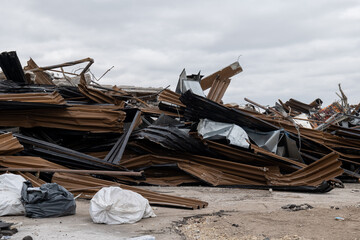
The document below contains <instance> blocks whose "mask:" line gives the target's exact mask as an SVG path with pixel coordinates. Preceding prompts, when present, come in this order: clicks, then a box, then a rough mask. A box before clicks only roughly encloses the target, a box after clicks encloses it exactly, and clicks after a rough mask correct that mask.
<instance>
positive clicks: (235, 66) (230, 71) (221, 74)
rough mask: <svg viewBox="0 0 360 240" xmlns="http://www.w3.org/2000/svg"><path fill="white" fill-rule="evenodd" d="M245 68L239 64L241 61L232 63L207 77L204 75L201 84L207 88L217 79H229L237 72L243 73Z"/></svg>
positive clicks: (203, 87)
mask: <svg viewBox="0 0 360 240" xmlns="http://www.w3.org/2000/svg"><path fill="white" fill-rule="evenodd" d="M242 71H243V70H242V68H241V66H240V64H239V62H234V63H232V64H230V65H229V66H227V67H225V68H223V69H221V70H219V71H217V72H215V73H213V74H211V75H209V76H207V77H204V78H203V79H202V80H201V82H200V84H201V87H202V89H203V90H206V89H208V88H210V87H211V86H212V85H213V83H214V81H215V80H216V79H223V80H224V79H229V78H231V77H233V76H235V75H236V74H238V73H241V72H242Z"/></svg>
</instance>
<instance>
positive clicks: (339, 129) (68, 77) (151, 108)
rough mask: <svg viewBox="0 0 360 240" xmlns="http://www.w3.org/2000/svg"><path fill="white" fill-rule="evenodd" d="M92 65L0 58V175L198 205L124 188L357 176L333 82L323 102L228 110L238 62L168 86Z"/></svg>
mask: <svg viewBox="0 0 360 240" xmlns="http://www.w3.org/2000/svg"><path fill="white" fill-rule="evenodd" d="M93 62H94V61H93V59H91V58H86V59H82V60H79V61H73V62H67V63H63V64H57V65H53V66H47V67H39V66H38V65H37V64H36V63H35V62H34V60H33V59H30V60H29V61H28V63H27V66H25V67H24V68H22V66H21V64H20V61H19V59H18V58H17V55H16V53H15V52H3V53H1V54H0V67H1V68H2V71H3V73H4V74H3V77H2V78H3V79H1V76H2V75H1V74H0V113H1V114H0V166H1V167H2V168H0V170H1V171H4V172H6V171H7V172H13V173H17V174H19V175H21V176H23V177H24V178H25V179H27V180H29V181H30V182H31V183H32V184H33V186H40V185H42V184H44V183H46V182H48V183H57V184H59V185H61V186H63V187H65V188H66V189H68V190H69V191H70V192H71V193H73V194H74V195H79V194H80V197H83V198H91V197H92V196H93V195H94V194H95V193H96V192H97V191H98V190H100V189H101V188H102V187H106V186H119V187H121V188H122V189H127V190H132V191H135V192H137V193H139V194H141V195H142V196H143V197H145V198H147V199H148V200H149V202H150V204H161V205H167V206H177V207H185V208H202V207H205V206H207V203H206V202H203V201H199V200H195V199H188V198H181V197H175V196H170V195H165V194H159V193H155V192H151V191H147V190H144V189H141V188H137V187H134V186H133V185H139V184H141V185H144V184H145V185H163V186H179V185H206V186H227V187H246V188H259V189H266V188H272V189H274V190H288V191H305V192H327V191H330V190H331V189H333V188H334V186H336V185H337V186H341V183H342V182H341V181H340V179H342V180H356V179H358V178H359V176H360V175H359V174H358V166H359V160H360V130H359V128H358V127H359V125H360V124H359V122H360V121H359V120H360V117H359V116H358V111H359V109H360V104H358V105H356V106H352V105H349V104H348V102H347V98H346V96H345V94H344V93H343V91H342V90H341V87H340V85H339V89H340V92H341V94H340V95H339V96H340V99H341V101H340V103H334V104H332V105H330V106H329V107H327V108H324V109H321V107H320V106H321V103H322V101H321V100H320V99H316V100H315V101H313V102H312V103H310V104H305V103H302V102H300V101H298V100H295V99H290V100H289V101H286V102H285V103H284V102H282V101H281V100H279V103H276V105H275V106H274V107H266V106H262V105H260V104H257V103H255V102H253V101H251V100H249V99H245V100H246V101H248V102H249V104H247V106H245V107H240V106H238V105H236V106H234V105H229V104H224V103H223V102H222V98H223V96H224V94H225V92H226V89H227V88H228V86H229V84H230V82H231V80H230V79H231V78H232V77H233V76H234V75H236V74H238V73H240V72H242V68H241V66H240V64H239V63H238V62H235V63H233V64H231V65H229V66H227V67H225V68H224V69H221V70H219V71H217V72H215V73H213V74H211V75H209V76H207V77H204V76H203V75H201V74H200V72H199V73H198V74H192V75H187V74H186V71H185V69H184V70H183V71H182V73H181V74H180V77H179V81H178V84H177V87H176V90H175V92H174V91H171V90H170V89H169V87H166V88H158V89H156V88H135V87H132V88H131V87H122V86H112V87H109V86H103V85H100V84H99V83H98V82H97V79H96V78H95V76H94V75H93V74H92V73H91V71H90V66H91V65H92V64H93ZM78 64H83V65H84V64H85V66H84V67H83V68H82V69H80V70H81V72H80V73H74V72H69V71H65V70H64V68H68V67H70V66H74V65H78ZM54 73H56V74H54ZM102 77H103V76H102ZM205 90H208V93H207V94H205V93H204V91H205ZM258 109H262V110H258ZM261 111H263V112H261Z"/></svg>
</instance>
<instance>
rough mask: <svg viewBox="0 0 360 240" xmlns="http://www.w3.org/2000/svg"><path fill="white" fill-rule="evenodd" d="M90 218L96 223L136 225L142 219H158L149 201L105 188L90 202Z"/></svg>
mask: <svg viewBox="0 0 360 240" xmlns="http://www.w3.org/2000/svg"><path fill="white" fill-rule="evenodd" d="M89 212H90V216H91V219H92V220H93V222H95V223H105V224H123V223H135V222H137V221H139V220H140V219H142V218H148V217H156V215H155V213H154V212H153V210H152V208H151V207H150V204H149V201H148V200H147V199H146V198H144V197H143V196H141V195H140V194H138V193H136V192H133V191H129V190H124V189H121V188H120V187H105V188H102V189H101V190H100V191H98V192H97V193H96V194H95V196H94V197H93V198H92V199H91V201H90V209H89Z"/></svg>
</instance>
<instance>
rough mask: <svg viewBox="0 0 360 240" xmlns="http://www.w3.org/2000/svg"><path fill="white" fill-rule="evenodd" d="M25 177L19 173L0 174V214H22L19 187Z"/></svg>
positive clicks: (22, 208)
mask: <svg viewBox="0 0 360 240" xmlns="http://www.w3.org/2000/svg"><path fill="white" fill-rule="evenodd" d="M25 181H26V180H25V178H23V177H22V176H20V175H16V174H11V173H5V174H2V175H0V216H5V215H24V213H25V208H24V206H23V205H22V203H21V189H22V186H23V182H25Z"/></svg>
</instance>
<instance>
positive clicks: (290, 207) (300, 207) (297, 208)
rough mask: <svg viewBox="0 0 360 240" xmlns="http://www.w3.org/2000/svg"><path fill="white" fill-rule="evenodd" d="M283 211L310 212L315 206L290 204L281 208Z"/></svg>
mask: <svg viewBox="0 0 360 240" xmlns="http://www.w3.org/2000/svg"><path fill="white" fill-rule="evenodd" d="M281 208H282V209H285V210H289V211H300V210H308V209H312V208H314V207H313V206H311V205H309V204H307V203H303V204H299V205H296V204H288V205H285V206H282V207H281Z"/></svg>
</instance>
